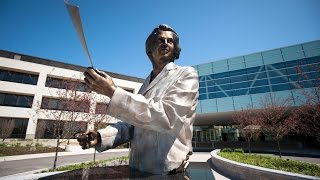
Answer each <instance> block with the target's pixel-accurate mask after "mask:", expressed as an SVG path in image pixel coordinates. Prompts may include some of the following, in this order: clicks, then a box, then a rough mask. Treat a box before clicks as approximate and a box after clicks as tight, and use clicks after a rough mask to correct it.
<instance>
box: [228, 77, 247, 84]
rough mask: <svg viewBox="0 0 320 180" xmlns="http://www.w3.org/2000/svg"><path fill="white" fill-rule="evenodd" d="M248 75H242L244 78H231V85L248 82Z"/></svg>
mask: <svg viewBox="0 0 320 180" xmlns="http://www.w3.org/2000/svg"><path fill="white" fill-rule="evenodd" d="M247 80H248V78H247V75H242V76H234V77H231V78H230V81H231V83H233V82H241V81H247Z"/></svg>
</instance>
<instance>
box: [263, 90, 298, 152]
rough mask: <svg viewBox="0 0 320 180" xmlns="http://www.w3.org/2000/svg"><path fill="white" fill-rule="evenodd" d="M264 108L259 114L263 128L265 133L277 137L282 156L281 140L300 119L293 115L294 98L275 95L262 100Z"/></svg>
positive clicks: (293, 128) (294, 127)
mask: <svg viewBox="0 0 320 180" xmlns="http://www.w3.org/2000/svg"><path fill="white" fill-rule="evenodd" d="M261 105H262V109H260V110H259V112H258V115H259V119H260V126H261V130H262V131H263V133H264V134H266V135H270V136H272V137H274V138H275V140H276V141H277V145H278V151H279V156H280V158H281V147H280V140H281V139H282V137H283V136H285V135H287V134H289V133H290V132H292V131H293V130H295V129H296V128H297V126H298V124H299V121H298V120H297V119H295V118H293V116H292V107H291V106H292V99H291V98H287V99H281V98H277V97H275V96H274V95H271V96H270V98H268V97H266V98H265V99H263V100H262V101H261Z"/></svg>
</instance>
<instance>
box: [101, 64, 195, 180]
mask: <svg viewBox="0 0 320 180" xmlns="http://www.w3.org/2000/svg"><path fill="white" fill-rule="evenodd" d="M150 78H151V76H149V77H148V78H147V79H146V80H145V82H144V83H143V85H142V86H141V89H140V90H139V92H138V94H132V93H129V92H127V91H125V90H123V89H121V88H116V90H115V92H114V94H113V96H112V97H111V100H110V103H109V106H108V110H107V113H108V114H109V115H110V116H113V117H115V118H118V119H120V120H122V121H123V122H119V123H117V124H115V125H110V126H108V127H106V128H105V129H101V130H99V131H98V132H99V134H100V136H101V143H99V144H98V145H97V147H96V149H97V150H98V151H104V150H107V149H110V148H113V147H116V146H118V145H120V144H122V143H124V142H128V141H130V140H132V141H131V151H130V167H131V168H134V169H137V170H139V171H143V172H149V173H153V174H167V173H168V172H169V171H171V170H173V169H175V168H177V167H179V166H180V165H181V163H182V162H183V161H184V160H185V159H186V157H187V154H188V153H189V152H192V144H191V139H192V131H193V123H194V120H195V111H196V106H197V102H198V89H199V82H198V74H197V72H196V71H195V69H194V68H192V67H180V66H177V65H175V64H174V63H173V62H171V63H169V64H167V65H166V66H165V67H164V68H163V70H162V71H161V72H160V73H159V74H158V75H157V76H156V78H155V79H154V80H153V81H152V82H151V83H150V84H149V82H150Z"/></svg>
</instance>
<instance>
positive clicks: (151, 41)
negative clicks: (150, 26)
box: [146, 24, 181, 61]
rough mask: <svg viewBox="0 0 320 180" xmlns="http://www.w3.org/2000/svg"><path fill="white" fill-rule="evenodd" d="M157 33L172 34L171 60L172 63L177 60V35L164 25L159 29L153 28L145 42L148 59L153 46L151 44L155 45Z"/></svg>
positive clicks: (178, 46)
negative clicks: (172, 49)
mask: <svg viewBox="0 0 320 180" xmlns="http://www.w3.org/2000/svg"><path fill="white" fill-rule="evenodd" d="M159 31H171V32H172V34H173V43H174V52H173V54H174V59H172V61H174V60H175V59H179V56H180V51H181V48H180V44H179V36H178V34H177V33H176V32H175V31H174V30H173V29H172V28H171V27H170V26H168V25H166V24H160V25H159V27H157V28H155V29H154V30H153V31H152V32H151V34H150V35H149V36H148V38H147V40H146V53H147V55H148V57H149V58H150V59H151V58H152V57H151V53H152V52H151V51H152V50H151V47H152V46H153V44H154V43H155V40H156V38H157V35H158V32H159Z"/></svg>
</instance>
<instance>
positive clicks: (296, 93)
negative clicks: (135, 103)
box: [0, 40, 320, 142]
mask: <svg viewBox="0 0 320 180" xmlns="http://www.w3.org/2000/svg"><path fill="white" fill-rule="evenodd" d="M319 63H320V40H317V41H313V42H307V43H303V44H297V45H292V46H288V47H283V48H278V49H273V50H268V51H263V52H257V53H253V54H249V55H244V56H239V57H234V58H228V59H223V60H219V61H213V62H210V63H206V64H199V65H195V66H194V68H195V69H197V71H198V74H199V81H200V90H199V93H200V96H199V104H198V107H197V116H196V121H195V127H194V141H196V142H210V141H211V142H213V141H221V140H228V141H229V140H231V141H234V140H237V137H238V136H239V134H238V130H237V129H236V128H234V127H233V126H232V123H231V120H232V115H233V114H234V112H235V111H238V110H241V109H247V108H252V109H259V108H261V103H260V101H261V99H263V98H265V97H267V96H269V97H271V96H276V97H277V98H278V99H286V98H288V97H291V98H293V100H294V104H293V105H294V106H299V105H300V104H302V103H303V101H304V99H305V98H303V97H302V94H301V92H300V91H301V89H300V88H299V87H298V86H297V83H298V80H299V76H300V75H299V74H298V73H297V70H296V67H297V66H301V67H302V68H304V69H305V70H306V73H308V74H309V75H310V76H309V77H312V78H313V79H315V78H317V77H318V78H319V71H317V70H314V69H310V68H307V67H309V66H310V65H318V64H319ZM84 70H85V68H84V67H80V66H76V65H72V64H67V63H61V62H57V61H52V60H47V59H42V58H37V57H31V56H27V55H23V54H19V53H14V52H8V51H0V121H1V120H4V119H8V118H9V119H12V120H14V121H15V129H14V131H13V133H12V135H11V137H12V138H26V139H33V138H34V137H35V134H36V127H37V123H38V122H39V121H41V120H51V119H50V118H48V117H39V115H37V113H36V110H37V109H39V108H41V107H42V106H43V105H41V103H40V104H39V103H36V102H44V101H50V102H52V103H54V95H52V93H50V91H52V90H57V88H59V87H53V86H50V83H49V82H52V81H59V80H61V79H70V78H71V79H75V78H80V79H82V80H83V76H82V72H83V71H84ZM108 74H110V75H111V76H112V77H113V78H114V80H115V83H116V84H117V85H118V86H120V87H122V88H124V89H126V90H128V91H131V92H133V93H137V92H138V90H139V88H140V86H141V85H142V82H143V79H140V78H135V77H130V76H126V75H120V74H116V73H111V72H108ZM312 78H311V79H308V80H305V81H303V83H304V87H306V88H307V89H308V88H310V87H312V86H314V84H313V83H312V80H313V79H312ZM79 91H84V92H85V91H86V90H85V87H82V88H80V89H79ZM30 101H31V102H33V103H28V102H30ZM105 102H108V100H103V102H90V106H92V109H95V108H96V107H97V106H99V104H100V103H105Z"/></svg>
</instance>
